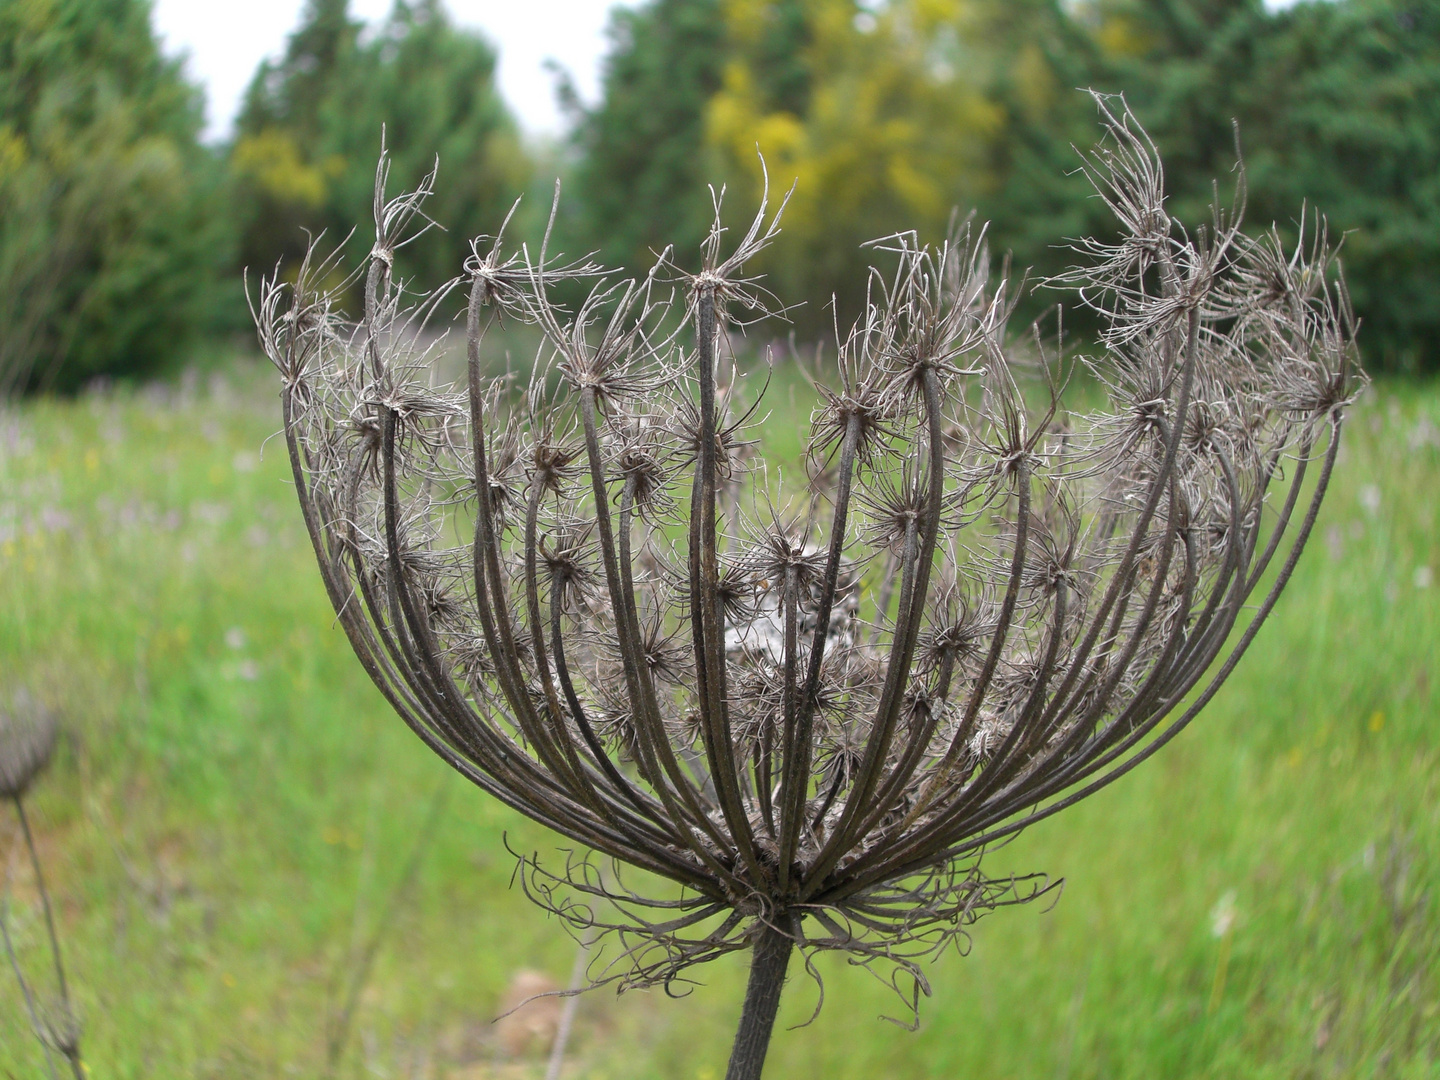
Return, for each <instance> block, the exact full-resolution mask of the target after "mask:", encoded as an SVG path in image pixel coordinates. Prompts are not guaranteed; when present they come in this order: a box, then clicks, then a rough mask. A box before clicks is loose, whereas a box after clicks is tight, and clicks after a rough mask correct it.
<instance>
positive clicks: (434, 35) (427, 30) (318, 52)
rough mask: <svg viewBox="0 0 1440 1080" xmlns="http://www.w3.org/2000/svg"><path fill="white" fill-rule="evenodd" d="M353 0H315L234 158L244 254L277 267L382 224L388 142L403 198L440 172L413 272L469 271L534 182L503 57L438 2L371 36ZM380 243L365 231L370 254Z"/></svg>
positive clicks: (358, 245)
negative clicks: (470, 257) (499, 76)
mask: <svg viewBox="0 0 1440 1080" xmlns="http://www.w3.org/2000/svg"><path fill="white" fill-rule="evenodd" d="M358 31H359V26H358V24H357V23H356V22H354V21H353V20H352V19H351V18H350V16H349V13H348V0H311V2H310V4H309V6H308V7H307V8H306V11H305V14H304V17H303V18H302V21H301V24H300V26H299V28H298V29H297V30H296V31H295V33H294V34H293V35H291V38H290V41H289V44H288V46H287V48H286V52H285V56H284V58H283V59H282V60H280V61H279V62H278V63H276V64H274V65H265V66H262V67H261V69H260V71H259V72H258V73H257V74H256V76H255V79H254V81H253V83H252V85H251V88H250V91H249V93H248V95H247V98H246V103H245V107H244V110H243V112H242V115H241V117H240V120H239V123H238V125H237V136H238V137H237V139H236V143H235V146H234V149H233V151H232V155H231V160H232V164H233V168H234V172H235V175H236V185H237V190H238V191H239V193H240V200H239V202H240V205H241V207H242V216H243V218H244V221H245V227H244V245H243V249H242V257H243V258H244V259H245V260H246V262H247V264H248V265H250V266H253V267H256V268H264V269H268V268H269V267H271V266H273V265H274V264H275V263H276V261H277V260H279V259H281V258H285V259H286V260H287V261H292V260H293V258H294V257H295V256H297V255H298V254H299V253H300V252H301V251H303V249H304V246H305V245H306V244H307V243H308V240H309V237H310V236H312V235H315V234H318V233H319V232H320V231H322V230H324V231H325V232H326V233H327V235H328V236H329V237H330V238H331V240H332V241H335V242H338V241H339V240H340V239H341V238H343V237H344V236H346V235H347V234H348V230H349V228H350V223H353V222H355V221H363V220H366V219H367V218H368V217H369V207H370V201H371V193H372V191H373V187H374V181H375V162H376V159H377V157H378V155H379V153H380V147H381V133H382V130H383V132H384V138H385V145H386V146H387V148H388V149H389V151H390V156H391V159H392V163H393V165H392V181H391V189H392V191H394V192H398V191H400V190H401V189H402V188H406V187H413V186H414V185H415V184H416V183H418V182H419V180H420V178H421V177H422V176H424V174H425V173H426V172H428V171H429V170H430V168H431V167H432V166H433V165H434V163H435V160H436V157H437V155H438V157H439V160H440V175H439V182H438V185H437V189H436V195H435V197H434V198H433V199H432V200H431V201H430V202H429V203H428V204H427V212H428V213H430V214H432V215H433V216H434V217H435V219H436V220H437V221H440V222H443V223H444V225H445V230H448V231H442V230H438V229H437V230H431V232H430V233H428V234H427V235H426V236H424V237H422V238H421V239H420V240H419V241H418V242H416V243H415V244H412V245H410V246H408V247H406V248H405V249H404V250H403V251H402V252H401V253H400V261H399V267H398V272H399V273H400V275H401V276H402V277H404V276H408V275H418V276H422V277H423V278H424V279H425V280H427V281H429V282H432V283H433V282H435V281H437V280H443V279H444V278H445V277H448V276H450V275H452V274H454V273H456V272H457V271H458V268H459V266H460V264H461V262H462V261H463V259H464V256H465V254H466V252H467V250H468V243H469V240H470V239H471V238H473V237H474V236H476V235H478V234H481V233H487V232H493V231H494V230H495V229H496V228H498V227H499V225H500V223H501V221H502V220H503V219H504V216H505V213H506V211H507V210H508V209H509V207H510V204H511V203H512V202H513V200H514V199H515V197H516V196H517V195H519V194H520V192H521V191H522V190H523V189H524V187H525V185H526V184H527V182H528V181H529V179H530V167H529V164H528V162H527V160H526V157H525V154H524V152H523V150H522V148H521V146H520V140H519V135H518V132H517V129H516V127H515V124H514V121H513V120H512V118H511V117H510V114H509V112H508V110H507V109H506V107H505V104H504V102H503V101H502V100H501V98H500V96H499V94H498V93H497V91H496V89H495V52H494V49H493V48H492V47H491V46H490V44H489V43H488V42H486V41H485V40H484V39H483V38H482V37H480V36H478V35H476V34H473V33H470V32H468V31H465V30H461V29H459V28H457V27H456V26H455V25H454V24H453V23H452V22H451V21H450V19H449V18H448V16H447V15H446V13H445V10H444V8H443V7H442V6H441V4H440V3H439V2H438V0H397V3H396V4H395V6H394V8H393V9H392V11H391V14H390V16H389V17H388V18H387V19H386V20H385V22H384V23H383V24H381V25H380V26H379V27H378V28H377V32H376V33H375V35H374V36H373V37H372V38H370V39H369V40H366V41H362V40H361V38H360V35H359V32H358ZM372 240H373V237H371V236H366V235H360V234H358V233H357V234H356V235H355V237H354V239H353V246H354V251H353V254H355V255H356V256H357V257H358V256H359V255H361V254H363V253H364V252H365V251H367V250H368V249H369V244H370V243H371V242H372Z"/></svg>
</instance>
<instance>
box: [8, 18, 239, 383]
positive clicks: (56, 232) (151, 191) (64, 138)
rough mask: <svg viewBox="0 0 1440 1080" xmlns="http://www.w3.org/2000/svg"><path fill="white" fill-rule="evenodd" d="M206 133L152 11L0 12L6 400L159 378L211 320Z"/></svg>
mask: <svg viewBox="0 0 1440 1080" xmlns="http://www.w3.org/2000/svg"><path fill="white" fill-rule="evenodd" d="M202 122H203V118H202V109H201V96H200V93H199V92H198V91H197V90H196V89H195V88H194V87H193V86H191V85H190V84H188V83H187V82H186V81H185V80H184V78H183V77H182V75H181V71H180V65H179V62H178V61H174V60H171V59H168V58H166V57H165V56H164V55H163V54H162V53H161V51H160V49H159V46H158V44H157V42H156V40H155V37H154V34H153V33H152V30H151V26H150V5H149V3H147V2H146V0H53V2H51V3H45V4H19V3H5V4H0V394H3V393H5V392H8V391H11V390H15V389H24V388H27V387H36V386H47V385H48V386H54V387H57V388H61V389H66V388H72V387H75V386H78V385H80V384H81V383H82V382H84V381H85V380H86V379H88V378H91V377H93V376H95V375H100V374H106V375H128V374H140V373H144V372H149V371H154V370H156V369H157V368H159V367H161V366H163V365H165V364H166V363H169V362H172V361H175V360H176V359H177V358H179V357H181V356H183V355H184V353H185V350H186V348H187V346H188V344H189V343H190V342H191V341H192V340H193V338H194V335H195V334H196V332H197V331H198V330H200V329H202V328H203V327H204V326H205V325H206V324H207V323H208V322H209V321H210V319H211V316H212V314H213V312H214V311H215V310H216V306H217V294H216V288H217V285H216V283H217V280H219V279H218V274H219V271H220V268H221V267H224V266H226V265H228V264H229V259H230V234H229V231H228V228H227V222H226V221H225V219H224V218H223V216H222V215H221V214H219V213H218V210H217V206H216V202H215V199H214V196H215V192H216V185H217V181H218V176H219V170H218V167H217V165H216V162H215V160H214V158H213V156H212V155H211V154H210V153H209V152H208V151H207V150H206V149H205V148H204V147H202V146H201V145H200V143H199V141H198V136H199V132H200V128H201V125H202ZM235 299H236V300H238V291H237V293H236V296H235Z"/></svg>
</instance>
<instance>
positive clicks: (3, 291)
mask: <svg viewBox="0 0 1440 1080" xmlns="http://www.w3.org/2000/svg"><path fill="white" fill-rule="evenodd" d="M495 62H496V54H495V50H494V47H493V46H492V45H491V44H490V43H489V42H487V41H486V40H485V39H484V38H483V37H481V36H480V35H478V34H475V33H473V32H470V31H468V30H465V29H464V28H460V27H457V26H456V25H455V24H454V23H453V21H452V20H451V18H450V17H449V16H448V14H447V12H446V11H445V9H444V7H443V6H442V4H441V3H440V0H397V2H396V3H395V5H394V7H393V9H392V11H391V13H390V15H389V16H388V17H387V18H386V19H385V20H384V21H383V22H382V23H381V24H379V25H378V26H375V27H370V28H365V27H362V25H361V24H360V23H359V22H358V21H357V20H356V19H355V18H354V17H353V16H352V15H351V13H350V12H349V9H348V4H347V0H307V4H306V6H305V9H304V11H303V13H302V17H301V21H300V24H299V26H298V27H297V28H296V29H295V31H294V32H293V33H292V34H291V35H290V37H289V39H288V41H287V44H286V47H285V50H284V52H283V54H282V55H281V56H280V58H279V59H278V60H275V61H273V62H266V63H265V64H262V66H261V67H260V69H259V70H258V71H257V72H256V74H255V77H254V79H253V81H252V83H251V85H250V88H249V90H248V92H247V94H246V97H245V101H244V105H243V108H242V110H241V114H240V116H239V118H238V120H237V122H236V125H235V131H234V134H233V136H232V137H231V138H230V139H229V140H228V141H227V142H226V143H225V144H224V145H221V146H206V145H204V144H203V143H202V142H201V140H200V131H201V128H202V123H203V119H202V99H201V96H200V94H199V92H198V90H197V89H196V88H195V87H194V86H193V85H191V84H189V83H188V82H187V81H186V79H185V76H184V73H183V71H182V68H181V66H180V64H179V62H178V61H176V60H174V59H172V58H168V57H166V56H165V55H164V54H163V53H162V51H161V50H160V48H159V46H158V44H157V42H156V40H155V37H154V33H153V30H152V28H151V23H150V12H149V4H148V2H147V0H26V2H24V3H20V2H10V3H5V4H0V392H4V391H9V390H15V389H28V388H38V387H54V388H57V389H62V390H63V389H70V388H73V387H76V386H79V385H81V384H83V383H84V382H85V381H86V380H88V379H90V378H93V377H94V376H96V375H119V376H123V375H138V374H145V373H149V372H154V371H158V370H163V369H164V368H165V367H166V366H167V365H172V364H174V363H177V362H180V361H183V360H184V359H186V358H188V357H191V356H193V355H194V350H195V348H196V345H197V343H198V342H203V341H204V340H206V339H207V338H213V337H215V336H216V335H220V334H225V333H235V332H239V331H241V330H242V329H243V327H244V325H245V323H246V314H245V307H244V299H243V293H242V290H241V286H240V283H239V282H240V273H241V268H242V267H248V268H250V273H251V275H252V281H253V275H255V274H257V273H259V272H262V271H268V270H269V269H270V268H271V267H273V266H274V265H275V263H276V262H277V260H279V259H280V258H282V257H286V258H287V261H288V260H289V258H290V257H293V256H295V255H297V254H298V253H299V251H300V250H302V249H303V247H304V245H305V244H306V242H307V237H308V236H313V235H317V234H320V233H321V232H324V233H325V234H326V237H327V239H328V240H329V241H330V242H334V243H349V244H350V245H352V246H354V248H355V251H354V255H355V256H357V257H358V256H359V255H362V254H363V253H364V251H365V250H368V243H369V239H370V238H366V237H360V236H354V237H349V238H348V240H347V236H346V234H345V233H344V232H343V231H342V230H344V229H348V225H346V224H345V223H347V222H353V221H355V220H363V218H364V216H365V213H366V209H367V207H368V205H369V202H370V198H371V188H372V185H373V181H374V168H375V160H376V155H377V153H378V151H379V149H380V142H381V137H382V136H381V132H382V128H383V131H384V140H385V143H386V146H387V148H388V149H389V151H390V153H391V156H392V158H393V160H394V170H393V177H394V183H396V184H413V183H415V182H416V181H418V179H419V178H420V177H421V176H422V175H423V174H424V173H425V172H426V171H427V170H428V169H429V168H430V167H431V166H432V164H433V163H434V160H435V158H436V156H437V155H438V157H439V160H440V179H439V183H438V185H437V192H436V196H435V198H434V200H433V201H432V202H431V204H430V206H429V209H430V211H431V212H432V213H433V215H434V216H435V218H436V220H437V221H439V222H441V223H442V224H443V225H444V226H445V227H446V231H440V230H431V231H430V232H429V233H428V234H427V235H426V236H425V237H423V238H422V239H421V240H420V241H419V242H417V243H416V244H414V245H412V246H411V247H409V248H406V249H404V250H403V252H402V254H401V265H400V267H399V272H400V273H401V274H402V275H410V274H413V275H419V276H420V277H422V278H423V279H424V280H426V281H429V282H434V281H437V280H440V279H443V278H444V277H447V276H449V275H450V274H453V273H454V272H456V269H457V268H458V267H459V265H460V262H461V260H462V259H463V257H464V255H465V254H466V252H467V250H468V241H469V240H470V238H472V237H474V236H476V235H478V234H481V233H493V232H494V231H495V230H496V229H497V228H498V227H499V225H500V223H501V222H502V221H503V220H504V218H505V215H506V214H507V212H508V211H509V209H510V207H511V205H512V204H513V202H514V200H515V199H516V198H517V197H518V196H520V195H522V194H525V193H529V195H530V196H531V197H529V198H527V199H525V200H524V202H523V203H522V206H523V208H524V209H522V212H521V214H520V216H519V217H518V218H517V220H516V221H515V223H514V224H513V225H512V227H513V228H515V229H516V230H517V233H518V234H519V235H522V236H524V235H530V236H534V235H535V234H536V232H537V231H538V230H539V229H540V228H542V227H543V222H544V217H545V213H546V212H547V211H548V208H549V197H548V193H549V186H550V183H551V182H552V179H553V176H554V174H555V173H557V172H558V173H559V174H560V175H561V176H562V177H563V178H564V191H565V195H564V199H563V200H562V206H561V215H560V218H559V221H558V223H557V230H558V232H559V237H558V239H559V241H560V242H562V243H563V244H564V245H565V246H566V248H567V250H574V251H579V250H582V249H583V250H591V249H599V250H600V251H601V252H602V254H603V256H604V258H605V259H606V260H607V261H608V262H610V263H612V264H615V265H619V266H622V267H624V268H626V269H631V270H634V269H642V268H644V267H646V266H648V265H649V264H650V262H651V261H653V258H654V253H655V252H656V250H657V249H658V245H659V244H660V243H661V238H662V237H663V238H665V240H666V241H667V242H674V243H676V244H677V251H676V258H678V259H680V260H682V261H689V262H693V261H694V259H695V257H696V256H697V254H698V249H699V245H700V242H701V241H702V240H703V238H704V235H705V232H706V230H707V229H708V227H709V222H710V219H711V217H712V214H713V209H712V196H711V190H710V188H709V186H708V185H711V184H714V185H715V186H716V188H717V189H719V188H720V187H721V186H722V185H723V186H724V187H725V216H726V219H727V220H728V219H729V216H730V214H731V213H732V212H733V214H734V216H735V220H736V221H738V220H740V219H741V218H743V217H745V216H747V215H748V214H749V213H750V212H751V209H752V208H753V205H754V199H755V198H756V197H757V195H758V193H759V190H760V186H761V184H762V183H763V174H762V164H761V162H762V160H763V162H764V166H763V168H764V170H765V172H768V179H769V182H770V185H771V189H772V194H775V195H779V194H782V193H783V192H784V191H785V190H787V189H788V188H789V187H790V186H791V184H792V183H793V184H794V185H795V191H794V194H793V196H792V198H791V204H790V207H789V210H788V212H787V214H786V219H785V233H784V235H783V237H782V239H781V241H780V242H779V243H778V244H776V246H775V247H774V248H773V249H772V250H771V251H770V252H768V253H767V256H766V261H765V265H764V266H763V267H761V268H760V269H763V270H764V272H765V273H766V274H767V275H768V276H769V278H770V281H771V283H772V286H773V287H774V288H775V289H776V291H777V292H779V293H781V294H782V295H784V296H786V297H787V298H791V297H801V296H803V297H807V298H809V303H808V304H807V305H806V306H804V307H801V308H799V309H797V310H796V311H794V312H793V313H792V316H791V317H792V320H793V322H794V326H795V331H796V333H797V334H799V335H801V336H802V337H809V338H813V337H817V336H819V335H821V334H823V333H825V332H826V328H827V327H828V326H829V325H830V323H831V321H832V320H833V319H834V318H835V315H836V314H839V316H840V317H841V318H845V317H846V316H847V315H848V314H849V313H851V312H853V310H854V308H855V307H856V305H857V304H858V303H860V302H861V299H862V297H863V290H864V287H865V267H866V266H867V265H868V263H869V261H870V259H869V257H868V254H867V253H866V252H864V251H862V250H861V248H860V245H861V244H862V243H863V242H864V241H866V240H869V239H873V238H876V237H880V236H884V235H886V234H888V233H891V232H894V231H896V230H898V229H908V228H916V229H918V230H919V232H920V234H921V236H922V238H925V239H934V238H937V237H939V236H942V235H943V234H944V233H945V231H946V229H947V228H948V227H950V224H951V222H952V220H953V215H954V213H955V211H956V209H957V208H958V209H959V210H960V211H961V212H962V213H963V212H966V211H969V210H972V209H973V210H974V211H975V213H976V214H977V215H978V216H979V217H980V218H981V219H982V220H986V221H989V222H991V227H990V246H991V249H992V251H993V252H995V254H996V257H1002V256H1008V257H1010V258H1012V259H1013V260H1014V262H1015V263H1016V264H1017V265H1018V266H1022V267H1031V268H1033V272H1032V278H1031V280H1032V281H1038V280H1040V279H1042V278H1043V277H1044V276H1046V275H1047V274H1050V273H1054V272H1057V271H1059V270H1061V269H1063V267H1064V266H1065V265H1066V264H1067V261H1068V255H1067V252H1066V250H1065V248H1064V247H1063V238H1066V237H1078V236H1083V235H1088V234H1093V233H1095V232H1096V231H1097V230H1099V229H1103V228H1104V217H1103V213H1104V208H1103V207H1102V206H1101V205H1100V204H1099V203H1098V201H1097V200H1095V199H1093V198H1092V197H1090V196H1089V194H1088V187H1087V185H1086V184H1085V183H1084V181H1083V179H1082V178H1080V177H1079V176H1077V175H1075V172H1074V170H1075V167H1076V165H1078V160H1079V159H1078V157H1077V155H1076V153H1075V151H1074V149H1073V147H1074V146H1085V145H1088V144H1090V143H1091V142H1092V141H1093V137H1094V132H1095V116H1094V108H1093V104H1092V102H1091V100H1090V99H1089V97H1088V96H1087V95H1085V94H1082V93H1079V92H1078V89H1077V88H1080V87H1094V88H1096V89H1099V90H1104V91H1112V92H1123V93H1124V94H1125V95H1126V98H1127V100H1128V101H1129V102H1130V104H1131V106H1132V107H1133V108H1134V110H1135V112H1136V113H1137V115H1138V116H1139V117H1140V119H1141V121H1142V122H1143V123H1144V124H1145V125H1146V128H1147V129H1148V130H1149V131H1150V133H1151V134H1152V136H1153V137H1154V138H1155V140H1156V142H1157V144H1158V145H1159V147H1160V149H1161V151H1162V152H1163V153H1164V155H1165V160H1166V163H1167V170H1168V171H1167V175H1166V186H1167V191H1168V192H1169V193H1170V197H1171V199H1172V200H1173V201H1174V202H1175V203H1176V204H1177V206H1178V208H1179V209H1180V211H1181V213H1182V216H1191V217H1193V216H1195V214H1196V213H1197V211H1199V212H1202V213H1203V210H1204V207H1205V205H1207V204H1208V203H1210V202H1211V201H1212V200H1213V199H1214V198H1215V196H1216V194H1217V189H1216V187H1215V186H1214V181H1216V180H1217V179H1218V180H1219V183H1220V187H1219V188H1218V194H1219V197H1220V199H1221V201H1222V202H1224V203H1226V204H1233V203H1234V201H1235V199H1236V198H1243V199H1244V200H1245V203H1246V217H1247V220H1248V221H1249V222H1250V224H1251V227H1253V228H1257V229H1258V228H1268V227H1270V225H1271V224H1272V223H1273V224H1274V225H1275V226H1276V227H1277V228H1278V229H1279V230H1280V231H1281V232H1282V234H1285V235H1286V236H1287V238H1288V239H1290V240H1291V242H1298V241H1300V240H1301V239H1302V238H1303V237H1305V236H1309V235H1312V234H1313V230H1314V229H1315V228H1316V227H1317V223H1316V221H1315V220H1314V218H1313V216H1311V217H1309V218H1308V219H1307V218H1306V217H1305V211H1304V210H1303V209H1302V207H1306V206H1308V207H1309V208H1310V211H1311V213H1312V214H1313V211H1314V210H1316V209H1318V210H1320V211H1322V212H1323V213H1324V214H1325V215H1326V220H1327V225H1328V228H1329V230H1330V232H1331V234H1332V235H1335V234H1337V233H1344V234H1345V241H1344V247H1343V250H1342V255H1343V259H1344V263H1345V267H1346V272H1347V277H1348V278H1349V281H1350V283H1351V287H1352V291H1353V295H1354V301H1355V306H1356V309H1357V311H1358V313H1359V314H1360V316H1361V317H1362V319H1363V321H1364V322H1363V329H1362V332H1361V344H1362V347H1363V349H1364V352H1365V355H1366V357H1367V362H1368V364H1369V365H1370V366H1371V367H1372V368H1388V369H1391V370H1400V371H1435V370H1440V284H1437V282H1440V0H1313V2H1304V3H1297V4H1294V5H1293V6H1289V7H1286V8H1283V9H1279V10H1271V9H1269V8H1267V7H1266V5H1265V4H1264V3H1263V2H1262V0H648V2H646V3H644V4H642V5H640V6H638V7H633V8H629V9H621V10H617V11H616V12H615V13H614V14H613V15H612V17H611V23H610V28H609V41H608V49H607V55H606V58H605V61H604V67H603V75H602V95H601V98H600V100H599V102H598V103H597V104H595V105H593V106H586V105H585V104H584V103H582V102H581V101H580V100H579V98H578V96H577V95H576V94H575V93H574V91H573V89H571V88H570V87H569V86H568V85H567V84H565V83H564V82H563V80H562V83H561V85H559V87H558V92H559V93H560V94H561V95H562V99H563V100H564V101H565V102H566V103H567V106H568V110H569V113H570V116H571V120H572V123H571V126H570V133H569V134H568V135H567V136H566V137H565V138H564V139H563V140H562V141H561V142H560V143H559V144H558V145H552V146H545V147H536V146H534V145H529V144H527V143H526V142H525V141H524V140H523V139H522V138H521V135H520V132H519V129H518V127H517V124H516V122H515V120H514V118H513V116H512V115H511V113H510V112H509V111H508V109H507V108H506V106H505V103H504V102H503V100H502V99H501V97H500V96H499V94H498V92H497V91H496V88H495V78H494V74H495ZM1237 131H1238V135H1237ZM1237 151H1238V153H1239V155H1241V156H1242V157H1243V160H1244V163H1245V176H1246V185H1245V189H1244V191H1243V192H1237V191H1236V189H1235V180H1236V177H1237V173H1236V170H1235V164H1236V160H1237ZM832 297H833V298H834V304H835V306H836V307H837V308H838V312H832V311H831V307H830V300H831V298H832ZM1046 302H1047V298H1046V295H1045V291H1044V290H1043V289H1037V290H1035V291H1033V292H1032V293H1030V294H1028V295H1027V299H1026V301H1025V304H1026V310H1027V312H1030V313H1038V312H1039V311H1040V310H1042V308H1043V306H1044V304H1045V303H1046ZM1079 329H1080V330H1081V332H1082V333H1083V329H1084V328H1083V326H1081V327H1079Z"/></svg>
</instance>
